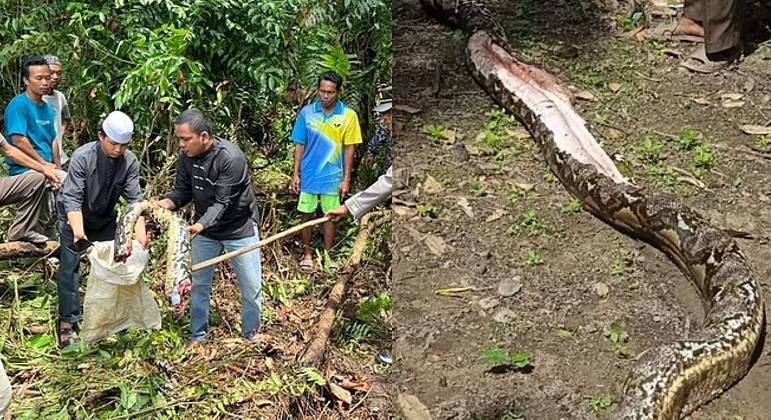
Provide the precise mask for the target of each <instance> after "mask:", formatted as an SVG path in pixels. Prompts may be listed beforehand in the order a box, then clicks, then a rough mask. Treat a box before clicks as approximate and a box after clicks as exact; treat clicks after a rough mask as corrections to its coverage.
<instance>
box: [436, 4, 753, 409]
mask: <svg viewBox="0 0 771 420" xmlns="http://www.w3.org/2000/svg"><path fill="white" fill-rule="evenodd" d="M421 2H422V4H423V6H424V8H425V9H426V10H428V11H429V12H430V13H432V14H434V15H435V16H437V17H438V18H439V19H441V20H443V21H444V22H446V23H449V24H451V25H454V26H457V27H460V28H462V29H464V30H465V31H466V32H467V33H468V35H469V38H468V42H467V46H466V59H467V62H468V66H469V68H470V69H471V72H472V73H473V75H474V77H475V79H476V80H477V82H478V83H479V84H480V85H481V86H482V87H483V88H484V89H485V90H486V91H487V93H488V94H489V95H491V96H492V97H493V98H494V99H495V100H496V101H497V102H499V103H500V104H501V105H502V106H503V107H504V108H506V109H507V110H508V111H509V112H511V113H512V114H513V115H514V116H515V117H516V118H517V119H519V120H520V121H521V122H522V123H523V124H524V125H525V127H526V128H527V129H528V131H530V133H531V134H532V136H533V139H534V140H535V141H536V143H538V146H539V148H540V150H541V153H542V155H543V157H544V159H545V160H546V162H547V163H548V164H549V166H550V167H551V169H552V171H554V173H555V174H556V175H557V177H558V178H559V179H560V181H561V183H562V184H563V185H564V187H565V188H566V189H567V190H569V191H570V193H571V194H573V195H574V196H576V197H577V198H578V199H580V200H581V201H582V203H583V205H584V208H586V209H587V210H588V211H589V212H591V213H592V214H593V215H595V216H596V217H597V218H599V219H601V220H603V221H604V222H606V223H608V224H609V225H611V226H613V227H615V228H616V229H618V230H620V231H622V232H624V233H626V234H629V235H631V236H635V237H637V238H640V239H642V240H644V241H646V242H648V243H650V244H651V245H653V246H654V247H656V248H658V249H659V250H661V251H662V252H664V253H665V254H666V255H667V256H668V257H669V258H670V259H671V260H672V261H673V262H674V263H675V265H677V267H678V268H679V269H680V270H681V271H682V272H683V273H684V274H685V275H686V276H687V277H689V278H690V279H691V281H692V282H693V284H694V285H695V287H696V288H697V289H698V291H699V293H700V296H701V298H702V302H703V304H704V306H705V309H706V311H705V312H706V317H705V319H704V322H703V324H702V327H701V328H700V329H698V330H697V331H695V332H693V333H692V334H691V335H690V336H689V337H687V338H685V339H682V340H678V341H675V342H673V343H668V344H665V345H662V346H659V347H654V348H651V349H648V350H646V351H645V352H644V353H643V354H642V355H641V356H640V358H639V360H638V362H636V363H635V365H634V367H633V368H632V372H631V373H630V375H629V378H628V379H627V381H626V384H625V386H624V401H623V404H622V407H621V413H620V415H619V417H622V418H628V419H676V418H680V417H681V416H683V415H686V414H688V413H690V412H691V411H693V410H694V409H695V408H697V407H699V406H700V405H702V404H705V403H706V402H708V401H710V400H711V399H713V398H715V397H716V396H718V395H719V394H720V393H722V392H723V391H725V390H726V389H727V388H729V387H731V386H732V385H733V384H734V383H736V382H737V381H738V380H739V379H741V377H742V376H744V375H745V374H746V373H747V371H748V370H749V368H750V366H751V364H752V359H753V354H754V352H755V349H756V347H757V345H758V342H759V340H760V338H761V336H762V334H763V331H764V325H765V309H764V305H763V301H762V297H761V292H760V289H759V287H758V283H757V282H756V281H755V279H754V278H753V274H752V270H751V269H750V266H749V264H748V262H747V260H746V258H745V257H744V255H743V254H742V253H741V251H740V250H739V248H738V246H737V244H736V242H735V241H734V240H733V238H731V237H730V236H729V235H728V234H726V233H725V232H724V231H722V230H721V229H719V228H717V227H714V226H712V225H710V224H709V223H708V222H707V221H706V220H704V219H703V218H702V217H700V216H699V215H698V214H697V213H696V212H694V211H693V210H691V209H690V208H688V207H687V206H685V205H683V204H681V203H679V202H678V201H677V200H675V199H674V198H673V197H670V196H667V195H663V194H651V193H646V192H645V191H643V189H642V188H640V187H638V186H636V185H634V184H632V183H631V182H630V181H629V180H627V179H626V178H625V177H624V176H623V175H621V173H620V172H618V170H617V168H616V167H615V165H614V164H613V162H612V160H611V159H610V158H609V157H608V156H607V154H605V152H604V151H603V150H602V148H601V147H600V146H599V145H598V144H597V142H596V141H595V140H594V138H593V136H592V135H591V133H590V132H589V131H588V129H587V128H586V123H585V122H584V121H583V119H581V117H580V116H579V115H578V114H577V113H576V112H575V110H574V109H573V107H572V106H571V104H570V98H569V95H568V94H567V92H566V91H565V90H563V89H562V88H561V87H560V85H559V83H558V82H557V81H556V80H555V79H554V78H553V77H552V76H551V75H549V74H548V73H546V72H545V71H543V70H541V69H540V68H537V67H535V66H532V65H528V64H524V63H523V62H521V61H518V60H516V59H515V58H514V57H513V53H511V52H510V51H512V49H511V48H510V47H509V46H508V42H507V41H506V37H505V34H504V33H503V30H502V29H501V27H500V25H498V23H497V22H496V20H495V18H494V16H493V15H492V13H490V11H489V10H488V9H487V8H486V7H485V6H484V5H483V4H482V3H480V2H477V1H473V0H448V1H442V0H421Z"/></svg>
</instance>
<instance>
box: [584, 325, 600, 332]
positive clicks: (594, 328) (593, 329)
mask: <svg viewBox="0 0 771 420" xmlns="http://www.w3.org/2000/svg"><path fill="white" fill-rule="evenodd" d="M583 330H584V331H586V332H588V333H596V332H597V331H598V329H597V325H595V324H589V325H586V326H585V327H583Z"/></svg>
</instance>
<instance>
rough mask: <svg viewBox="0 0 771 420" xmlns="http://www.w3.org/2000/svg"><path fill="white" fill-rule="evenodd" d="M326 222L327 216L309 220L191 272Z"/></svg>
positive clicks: (220, 257)
mask: <svg viewBox="0 0 771 420" xmlns="http://www.w3.org/2000/svg"><path fill="white" fill-rule="evenodd" d="M328 221H329V216H324V217H321V218H319V219H313V220H311V221H309V222H305V223H303V224H300V225H297V226H295V227H293V228H290V229H287V230H285V231H283V232H280V233H277V234H275V235H273V236H271V237H269V238H265V239H263V240H261V241H260V242H257V243H256V244H254V245H249V246H247V247H244V248H241V249H237V250H235V251H231V252H228V253H227V254H222V255H220V256H219V257H216V258H212V259H210V260H207V261H203V262H200V263H198V264H196V265H194V266H193V271H198V270H200V269H203V268H206V267H211V266H212V265H216V264H219V263H221V262H222V261H225V260H229V259H231V258H233V257H237V256H239V255H243V254H246V253H247V252H251V251H254V250H255V249H257V248H261V247H263V246H265V245H267V244H269V243H271V242H275V241H277V240H279V239H281V238H284V237H287V236H289V235H292V234H294V233H297V232H299V231H301V230H303V229H305V228H309V227H311V226H316V225H320V224H322V223H326V222H328Z"/></svg>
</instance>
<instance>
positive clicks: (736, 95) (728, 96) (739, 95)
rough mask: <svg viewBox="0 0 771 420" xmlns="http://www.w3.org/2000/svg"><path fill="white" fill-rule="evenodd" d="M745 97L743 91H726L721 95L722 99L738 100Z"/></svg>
mask: <svg viewBox="0 0 771 420" xmlns="http://www.w3.org/2000/svg"><path fill="white" fill-rule="evenodd" d="M743 97H744V94H743V93H724V94H722V95H720V99H723V100H731V101H738V100H739V99H741V98H743Z"/></svg>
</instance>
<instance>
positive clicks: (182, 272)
mask: <svg viewBox="0 0 771 420" xmlns="http://www.w3.org/2000/svg"><path fill="white" fill-rule="evenodd" d="M142 214H150V215H152V217H153V218H154V219H155V220H156V221H157V222H158V223H159V224H160V225H161V226H163V227H164V229H165V236H166V275H165V276H164V290H166V292H167V294H169V295H172V294H173V293H174V292H175V291H176V292H180V290H183V289H189V287H190V284H191V273H192V271H191V270H192V257H191V248H190V234H188V233H187V230H186V226H187V225H186V224H185V221H184V220H182V219H180V218H179V217H178V216H177V215H176V214H175V213H174V212H172V211H169V210H166V209H163V208H159V209H155V210H153V209H152V208H151V206H150V202H148V201H140V202H138V203H133V204H131V205H129V207H128V209H127V210H126V212H125V213H123V214H122V215H121V216H120V220H119V221H118V229H117V231H116V233H115V247H114V248H115V255H114V258H115V261H124V260H125V259H126V257H128V248H127V245H128V243H129V242H130V241H132V240H133V239H134V225H135V224H136V222H137V219H139V216H140V215H142Z"/></svg>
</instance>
